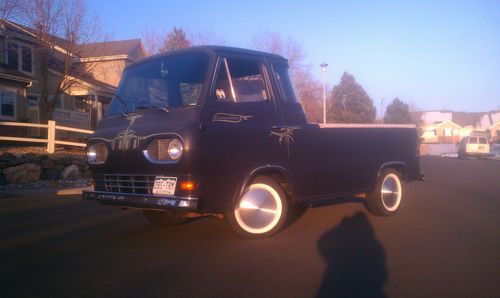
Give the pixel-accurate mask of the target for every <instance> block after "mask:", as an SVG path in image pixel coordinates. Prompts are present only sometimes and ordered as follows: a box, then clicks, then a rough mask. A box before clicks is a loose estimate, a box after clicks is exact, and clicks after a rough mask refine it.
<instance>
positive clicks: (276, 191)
mask: <svg viewBox="0 0 500 298" xmlns="http://www.w3.org/2000/svg"><path fill="white" fill-rule="evenodd" d="M287 213H288V201H287V199H286V196H285V192H284V190H283V188H282V187H281V186H280V185H279V184H278V183H277V182H275V181H274V180H272V179H270V178H267V177H257V178H256V179H255V180H253V181H252V183H251V184H250V186H248V187H247V188H246V189H245V190H244V191H243V194H242V195H241V198H240V201H239V203H238V205H237V206H236V208H235V209H234V210H233V211H231V212H228V213H227V214H226V216H225V217H226V219H227V222H228V223H229V225H230V226H231V228H233V230H235V231H236V232H237V233H238V234H240V235H241V236H244V237H247V238H259V237H266V236H270V235H272V234H275V233H276V232H278V231H279V230H280V229H281V228H282V227H283V225H284V224H285V219H286V217H287Z"/></svg>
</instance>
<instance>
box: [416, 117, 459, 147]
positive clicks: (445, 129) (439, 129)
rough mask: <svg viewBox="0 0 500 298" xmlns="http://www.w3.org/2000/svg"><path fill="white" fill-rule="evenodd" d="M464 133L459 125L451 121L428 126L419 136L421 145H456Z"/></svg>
mask: <svg viewBox="0 0 500 298" xmlns="http://www.w3.org/2000/svg"><path fill="white" fill-rule="evenodd" d="M463 134H464V132H463V129H462V127H461V126H460V125H458V124H456V123H455V122H453V121H451V120H444V121H441V122H435V123H432V124H428V125H426V126H425V127H424V129H423V133H422V135H421V140H422V143H458V142H459V141H460V139H461V137H462V136H463Z"/></svg>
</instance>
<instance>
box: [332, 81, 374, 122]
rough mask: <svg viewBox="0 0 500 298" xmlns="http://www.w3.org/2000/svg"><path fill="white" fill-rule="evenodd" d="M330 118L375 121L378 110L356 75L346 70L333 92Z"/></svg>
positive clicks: (333, 119) (334, 119) (344, 120)
mask: <svg viewBox="0 0 500 298" xmlns="http://www.w3.org/2000/svg"><path fill="white" fill-rule="evenodd" d="M330 101H331V105H330V113H329V118H330V119H329V120H330V121H332V122H334V123H335V122H336V123H374V122H375V115H376V110H375V107H374V106H373V101H372V100H371V98H370V97H369V96H368V94H367V93H366V91H365V90H364V89H363V87H361V85H359V84H358V83H356V80H355V79H354V76H352V75H350V74H348V73H346V72H344V74H343V75H342V79H341V80H340V83H339V84H338V85H337V86H335V87H334V88H333V90H332V93H331V98H330Z"/></svg>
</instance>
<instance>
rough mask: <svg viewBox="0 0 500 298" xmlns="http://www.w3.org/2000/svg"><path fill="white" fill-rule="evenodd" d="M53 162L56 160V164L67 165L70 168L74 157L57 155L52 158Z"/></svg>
mask: <svg viewBox="0 0 500 298" xmlns="http://www.w3.org/2000/svg"><path fill="white" fill-rule="evenodd" d="M51 159H52V160H54V162H56V163H60V164H62V165H65V166H69V165H71V164H72V159H73V157H72V156H71V155H67V154H61V155H59V154H56V155H54V156H52V158H51Z"/></svg>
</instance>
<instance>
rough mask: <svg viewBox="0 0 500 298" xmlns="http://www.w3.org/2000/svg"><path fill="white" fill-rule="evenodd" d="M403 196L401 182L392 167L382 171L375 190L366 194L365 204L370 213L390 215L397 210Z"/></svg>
mask: <svg viewBox="0 0 500 298" xmlns="http://www.w3.org/2000/svg"><path fill="white" fill-rule="evenodd" d="M402 198H403V183H402V182H401V178H400V177H399V173H398V172H396V171H395V170H393V169H388V170H384V171H382V173H381V174H380V177H379V179H378V181H377V186H376V187H375V190H374V191H373V192H371V193H369V194H368V197H367V199H366V201H365V206H366V208H367V209H368V211H370V212H371V213H373V214H375V215H381V216H390V215H394V214H396V213H397V212H398V210H399V207H400V205H401V200H402Z"/></svg>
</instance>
